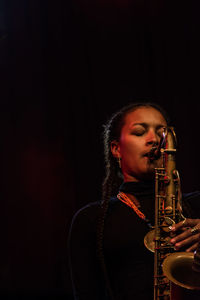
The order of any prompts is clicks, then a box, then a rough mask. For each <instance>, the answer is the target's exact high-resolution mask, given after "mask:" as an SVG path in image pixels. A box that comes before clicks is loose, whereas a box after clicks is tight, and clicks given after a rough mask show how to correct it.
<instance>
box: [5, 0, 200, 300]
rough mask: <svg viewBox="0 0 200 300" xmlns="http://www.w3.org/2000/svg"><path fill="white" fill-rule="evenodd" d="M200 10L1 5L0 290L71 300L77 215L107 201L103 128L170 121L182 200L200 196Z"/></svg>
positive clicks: (149, 4) (71, 3)
mask: <svg viewBox="0 0 200 300" xmlns="http://www.w3.org/2000/svg"><path fill="white" fill-rule="evenodd" d="M199 6H200V5H199V2H198V1H187V2H185V1H179V0H178V1H171V0H169V1H165V0H153V1H149V0H148V1H147V0H67V1H64V0H63V1H61V0H57V1H52V0H48V1H47V0H43V1H39V0H17V1H16V0H6V1H2V0H1V1H0V36H1V40H0V63H1V68H0V82H1V85H0V87H1V89H0V91H1V94H0V95H1V97H0V105H1V109H0V125H1V129H0V133H1V139H0V141H1V143H0V145H1V147H0V154H1V155H0V165H1V172H0V174H1V175H0V180H1V181H0V182H1V190H0V193H1V202H0V203H1V207H0V225H1V227H0V236H1V239H0V241H1V244H0V249H1V251H0V253H1V256H0V288H1V294H2V295H7V296H9V297H13V298H16V297H20V299H21V297H22V296H23V295H24V297H27V295H28V296H29V297H30V296H31V295H32V296H34V295H36V298H37V297H39V296H41V297H43V296H44V295H45V296H46V297H48V296H49V295H51V297H52V296H53V295H55V297H56V299H57V298H58V297H61V298H62V297H63V298H65V299H66V298H67V299H71V283H70V279H69V270H68V264H67V237H68V231H69V226H70V222H71V219H72V216H73V214H74V213H75V212H76V211H77V210H78V209H79V208H80V207H82V206H83V205H84V204H86V203H88V202H90V201H96V200H99V199H100V197H101V182H102V178H103V174H104V164H103V145H102V138H101V132H102V125H103V123H105V122H106V120H107V119H108V117H109V116H110V114H111V113H112V112H113V111H115V110H117V109H118V108H120V107H121V106H123V105H125V104H127V103H129V102H130V101H131V100H130V99H133V100H134V101H140V100H149V101H153V102H156V103H159V104H160V105H162V106H163V107H164V108H165V109H166V110H167V111H168V113H169V115H170V116H171V119H172V123H173V124H174V126H175V128H176V133H177V137H178V156H177V164H178V169H179V172H180V174H181V181H182V190H183V191H184V192H188V191H193V190H197V189H199V119H200V116H199V109H200V104H199V96H200V95H199V67H200V58H199V57H200V55H199V53H200V46H199V36H200V27H199V25H200V24H199V23H200V21H199V20H200V19H199V8H200V7H199Z"/></svg>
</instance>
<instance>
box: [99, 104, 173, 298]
mask: <svg viewBox="0 0 200 300" xmlns="http://www.w3.org/2000/svg"><path fill="white" fill-rule="evenodd" d="M138 107H154V108H155V109H157V110H158V111H160V112H161V113H162V114H163V116H164V117H165V119H166V120H168V117H167V116H166V113H165V112H164V111H163V110H162V108H160V107H159V106H158V105H157V104H154V103H147V102H144V103H143V102H142V103H132V104H129V105H128V106H125V107H124V108H122V109H121V110H120V111H119V112H117V113H115V114H114V115H113V116H112V117H111V119H110V120H109V122H108V123H107V124H106V125H105V126H104V136H103V137H104V156H105V162H106V166H105V169H106V176H105V179H104V181H103V184H102V202H101V206H100V211H99V218H98V223H97V256H98V258H99V262H100V266H101V269H102V274H103V277H104V281H105V284H106V289H107V293H108V295H109V299H110V300H114V295H113V291H112V288H111V284H110V279H109V276H108V272H107V268H106V262H105V257H104V245H103V244H104V243H103V240H104V229H105V220H106V215H107V211H108V207H109V201H110V198H111V197H112V196H115V195H116V194H117V192H118V189H119V186H120V184H121V183H122V181H123V179H122V174H121V170H120V169H119V166H118V163H117V161H116V159H115V158H114V157H113V155H112V153H111V150H110V144H111V142H112V141H114V140H116V141H119V138H120V134H121V128H122V126H123V124H124V119H125V116H126V115H127V114H128V113H129V112H131V111H134V110H136V109H137V108H138Z"/></svg>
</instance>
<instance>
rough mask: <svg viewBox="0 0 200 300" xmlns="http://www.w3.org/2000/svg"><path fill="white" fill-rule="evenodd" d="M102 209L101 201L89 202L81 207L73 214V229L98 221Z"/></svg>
mask: <svg viewBox="0 0 200 300" xmlns="http://www.w3.org/2000/svg"><path fill="white" fill-rule="evenodd" d="M99 209H100V202H93V203H89V204H87V205H86V206H84V207H82V208H81V209H79V210H78V211H77V212H76V213H75V215H74V216H73V219H72V222H71V230H72V229H73V228H77V227H81V228H84V227H87V226H91V225H92V224H93V225H94V223H96V221H97V218H98V214H99Z"/></svg>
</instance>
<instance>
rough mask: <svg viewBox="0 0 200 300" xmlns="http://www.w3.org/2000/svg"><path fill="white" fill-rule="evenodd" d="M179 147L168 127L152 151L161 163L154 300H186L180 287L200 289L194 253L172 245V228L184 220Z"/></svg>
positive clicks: (157, 180) (157, 173)
mask: <svg viewBox="0 0 200 300" xmlns="http://www.w3.org/2000/svg"><path fill="white" fill-rule="evenodd" d="M176 147H177V142H176V135H175V132H174V129H173V127H168V128H166V130H165V131H164V132H163V137H162V139H161V142H160V145H159V147H158V148H157V149H155V147H154V149H153V148H152V153H153V152H154V154H155V159H157V157H158V152H159V155H160V156H161V160H162V164H161V167H159V168H155V228H154V300H178V299H181V300H182V299H186V298H184V297H183V293H182V291H181V292H178V289H179V287H180V288H181V290H182V288H184V289H189V290H199V289H200V273H199V272H195V271H194V270H193V268H192V265H193V261H194V254H193V253H187V252H176V251H175V249H174V246H173V245H172V244H171V243H170V240H171V238H172V237H173V233H172V232H171V231H170V227H171V226H172V225H173V224H175V223H178V222H180V221H181V220H184V219H185V218H184V217H183V215H182V195H181V187H180V178H179V173H178V171H177V170H176V159H175V156H176ZM151 155H152V157H153V154H151ZM150 159H151V158H150ZM152 159H153V158H152ZM178 295H181V296H180V297H179V296H178ZM187 299H193V298H190V297H189V298H187ZM194 299H200V295H199V291H198V298H194Z"/></svg>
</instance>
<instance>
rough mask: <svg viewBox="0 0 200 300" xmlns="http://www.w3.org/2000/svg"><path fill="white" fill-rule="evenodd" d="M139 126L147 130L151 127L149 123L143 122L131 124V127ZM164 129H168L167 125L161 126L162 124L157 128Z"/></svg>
mask: <svg viewBox="0 0 200 300" xmlns="http://www.w3.org/2000/svg"><path fill="white" fill-rule="evenodd" d="M137 125H140V126H143V127H145V128H147V127H149V124H148V123H145V122H141V123H133V124H131V127H134V126H137ZM162 127H166V125H164V124H161V123H160V124H157V125H156V128H157V129H158V128H162Z"/></svg>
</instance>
